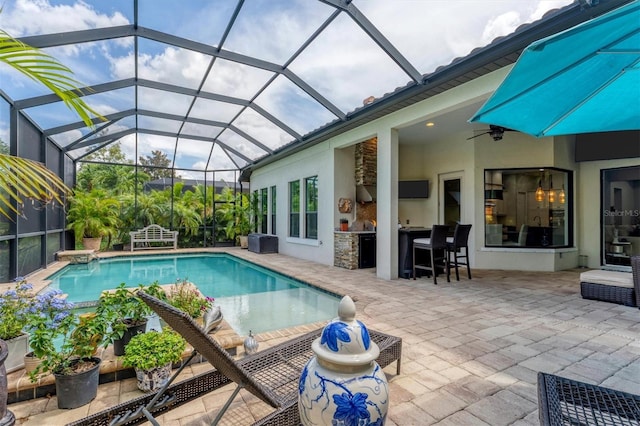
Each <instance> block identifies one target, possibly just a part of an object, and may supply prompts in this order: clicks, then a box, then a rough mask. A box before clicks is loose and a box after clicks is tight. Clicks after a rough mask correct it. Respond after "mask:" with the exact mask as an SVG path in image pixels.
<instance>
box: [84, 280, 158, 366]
mask: <svg viewBox="0 0 640 426" xmlns="http://www.w3.org/2000/svg"><path fill="white" fill-rule="evenodd" d="M138 289H143V290H144V291H146V292H147V293H150V294H152V295H154V296H157V297H160V298H161V299H164V298H165V296H164V292H163V291H162V289H161V288H160V286H159V284H158V282H154V283H153V284H151V285H149V286H147V287H146V288H145V286H144V285H142V284H140V285H139V286H138V287H137V288H133V289H132V288H127V287H126V284H125V283H121V284H120V285H119V286H118V287H117V288H116V289H115V290H111V291H104V292H102V294H101V295H100V298H99V299H98V306H97V308H96V314H97V315H98V316H99V317H102V318H104V319H105V320H106V321H107V322H108V323H109V324H111V329H110V330H109V331H108V332H107V335H106V336H105V341H106V343H107V344H109V343H113V352H114V354H115V355H118V356H121V355H124V348H125V346H126V345H127V343H129V341H130V340H131V338H132V337H133V336H135V335H136V334H139V333H144V331H145V329H146V327H147V321H148V317H149V315H150V314H151V309H150V308H149V307H148V306H147V305H146V304H145V303H144V302H143V301H142V299H140V298H139V297H138V296H137V295H136V294H135V292H136V291H137V290H138Z"/></svg>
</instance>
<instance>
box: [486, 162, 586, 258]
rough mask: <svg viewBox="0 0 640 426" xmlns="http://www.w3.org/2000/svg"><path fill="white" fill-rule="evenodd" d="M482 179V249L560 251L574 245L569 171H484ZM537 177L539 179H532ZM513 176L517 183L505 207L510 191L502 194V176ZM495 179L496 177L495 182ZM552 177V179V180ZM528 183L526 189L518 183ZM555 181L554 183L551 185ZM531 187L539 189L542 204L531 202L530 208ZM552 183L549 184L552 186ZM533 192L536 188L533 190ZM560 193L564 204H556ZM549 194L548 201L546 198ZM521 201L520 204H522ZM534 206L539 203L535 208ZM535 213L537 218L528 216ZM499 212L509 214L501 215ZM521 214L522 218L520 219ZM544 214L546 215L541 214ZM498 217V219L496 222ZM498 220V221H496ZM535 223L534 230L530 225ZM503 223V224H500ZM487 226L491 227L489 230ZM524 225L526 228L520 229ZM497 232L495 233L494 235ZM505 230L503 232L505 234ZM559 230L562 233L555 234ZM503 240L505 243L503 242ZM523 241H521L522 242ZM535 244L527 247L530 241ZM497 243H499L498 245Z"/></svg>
mask: <svg viewBox="0 0 640 426" xmlns="http://www.w3.org/2000/svg"><path fill="white" fill-rule="evenodd" d="M483 174H484V179H483V188H484V189H483V192H482V193H483V196H482V201H483V219H484V220H483V233H484V239H483V243H484V247H486V248H489V249H493V248H505V249H518V250H519V249H525V250H540V249H561V248H570V247H573V245H574V221H573V218H574V215H575V211H574V193H573V174H574V172H573V171H572V170H567V169H561V168H557V167H526V168H486V169H484V173H483ZM536 174H539V177H538V176H536ZM558 174H562V180H561V182H558ZM505 175H507V176H509V175H520V177H518V176H516V178H515V179H517V182H516V185H517V187H516V188H515V189H516V190H514V191H513V193H514V194H515V195H514V197H515V198H511V200H510V202H508V203H505V200H504V199H503V197H504V195H505V194H507V193H511V192H512V191H511V190H512V189H513V188H510V190H508V191H507V190H505V187H506V186H505V182H504V180H503V178H504V176H505ZM496 176H499V179H498V182H496ZM554 176H555V177H554ZM525 179H527V180H529V185H524V186H525V188H526V190H524V191H523V190H522V189H525V188H523V187H522V186H523V182H522V180H525ZM553 180H555V182H553ZM531 182H533V185H537V186H540V187H541V188H542V189H543V197H544V198H543V199H542V201H540V200H538V199H535V200H534V201H533V202H535V203H536V204H533V205H531V203H530V202H529V198H531V197H535V191H534V190H531ZM536 182H537V183H536ZM552 182H553V183H552ZM536 189H537V188H536ZM561 192H563V193H564V200H565V202H564V203H562V202H560V193H561ZM551 193H553V197H552V198H551V200H552V201H550V200H549V194H551ZM522 201H524V203H523V202H522ZM537 203H542V204H541V206H538V204H537ZM533 206H536V207H535V210H539V211H540V213H539V214H538V215H535V216H532V217H529V216H530V213H531V212H533V210H534V207H533ZM501 210H503V212H504V211H506V212H510V213H507V214H504V213H503V214H501V213H500V211H501ZM521 210H522V211H523V212H524V217H523V218H520V217H519V216H521V214H519V213H520V212H521ZM545 210H546V211H545ZM500 216H502V217H501V218H499V217H500ZM498 218H499V219H498ZM534 219H535V220H537V221H538V224H537V226H535V225H536V224H535V223H533V222H534ZM502 222H504V223H502ZM488 225H495V226H494V227H489V226H488ZM523 225H526V227H523ZM498 229H499V232H498V231H497V230H498ZM505 230H506V232H505ZM559 230H562V232H559ZM505 237H506V239H505ZM523 238H524V241H522V239H523ZM559 238H563V241H562V242H561V243H554V240H557V239H559ZM532 240H533V241H535V242H534V243H531V241H532ZM498 241H499V242H498Z"/></svg>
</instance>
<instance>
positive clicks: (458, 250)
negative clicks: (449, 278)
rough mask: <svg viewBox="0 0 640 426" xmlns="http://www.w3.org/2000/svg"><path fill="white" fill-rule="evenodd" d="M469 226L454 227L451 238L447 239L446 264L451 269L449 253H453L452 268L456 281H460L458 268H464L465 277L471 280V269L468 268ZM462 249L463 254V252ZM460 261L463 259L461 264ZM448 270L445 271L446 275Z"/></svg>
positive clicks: (458, 225)
mask: <svg viewBox="0 0 640 426" xmlns="http://www.w3.org/2000/svg"><path fill="white" fill-rule="evenodd" d="M470 231H471V225H460V224H457V225H456V229H455V230H454V231H453V237H447V262H448V264H449V269H450V268H451V263H452V262H451V253H453V267H454V268H455V270H456V281H460V274H459V273H458V266H459V265H462V266H466V268H467V276H468V277H469V279H471V268H470V267H469V232H470ZM463 249H464V252H463ZM460 259H464V262H461V261H460ZM448 273H449V270H447V274H448Z"/></svg>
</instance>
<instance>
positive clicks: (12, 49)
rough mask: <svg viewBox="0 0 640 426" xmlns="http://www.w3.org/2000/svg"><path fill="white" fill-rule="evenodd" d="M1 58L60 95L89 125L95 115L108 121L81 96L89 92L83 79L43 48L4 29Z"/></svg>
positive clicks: (0, 37)
mask: <svg viewBox="0 0 640 426" xmlns="http://www.w3.org/2000/svg"><path fill="white" fill-rule="evenodd" d="M0 62H4V63H6V64H7V65H9V66H10V67H12V68H14V69H16V70H17V71H19V72H21V73H22V74H24V75H26V76H27V77H29V78H31V79H32V80H34V81H36V82H38V83H40V84H42V85H43V86H45V87H47V88H48V89H49V90H51V91H52V92H53V93H55V94H56V95H58V97H59V98H60V99H61V100H62V101H63V102H64V103H65V105H67V106H68V107H69V108H70V109H72V110H73V111H75V112H76V113H77V114H78V116H79V117H80V118H81V119H82V121H83V122H84V123H85V124H86V125H87V126H89V127H93V125H94V124H93V121H92V116H93V117H96V118H99V119H101V120H103V121H106V119H105V118H104V117H103V116H102V115H100V113H98V112H97V111H95V110H94V109H93V108H91V107H90V106H89V105H87V103H86V102H85V101H84V100H83V99H82V97H81V96H83V95H85V94H86V93H85V92H83V91H82V90H81V89H80V87H81V86H82V85H81V83H80V82H79V81H78V80H76V79H75V78H74V77H73V72H72V71H71V70H70V69H69V68H68V67H66V66H65V65H63V64H62V63H60V62H59V61H58V60H57V59H55V58H54V57H52V56H50V55H48V54H47V53H45V52H43V51H41V50H40V49H37V48H35V47H31V46H28V45H26V44H24V43H22V42H21V41H19V40H16V39H15V38H13V37H11V36H10V35H9V34H7V33H6V32H5V31H3V30H1V29H0ZM86 90H89V89H86Z"/></svg>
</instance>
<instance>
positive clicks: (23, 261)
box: [18, 236, 42, 276]
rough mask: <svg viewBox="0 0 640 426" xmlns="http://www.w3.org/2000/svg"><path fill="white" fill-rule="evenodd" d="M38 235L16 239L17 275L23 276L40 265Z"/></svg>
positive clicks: (39, 240) (39, 239)
mask: <svg viewBox="0 0 640 426" xmlns="http://www.w3.org/2000/svg"><path fill="white" fill-rule="evenodd" d="M41 241H42V238H41V237H40V236H34V237H24V238H20V239H19V240H18V275H19V276H25V275H27V274H29V273H31V272H33V271H35V270H36V269H39V268H40V267H41V266H42V261H41V259H40V250H41V245H42V243H41Z"/></svg>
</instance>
